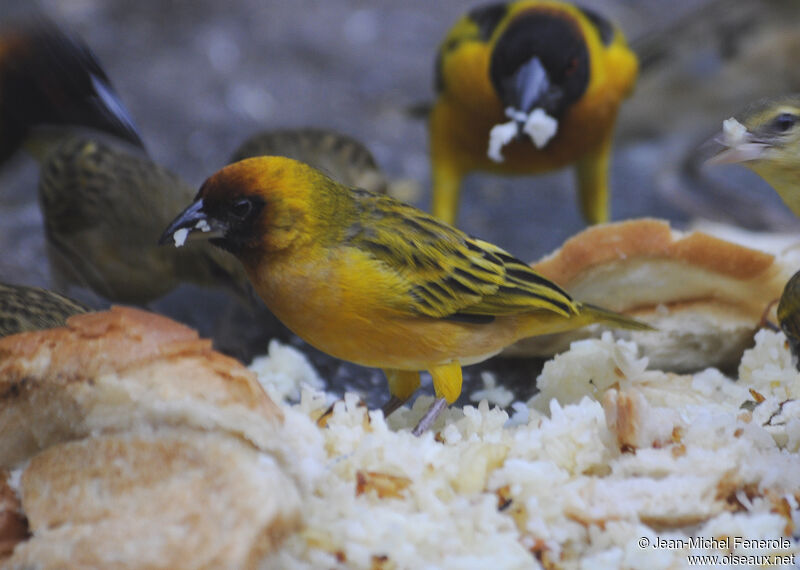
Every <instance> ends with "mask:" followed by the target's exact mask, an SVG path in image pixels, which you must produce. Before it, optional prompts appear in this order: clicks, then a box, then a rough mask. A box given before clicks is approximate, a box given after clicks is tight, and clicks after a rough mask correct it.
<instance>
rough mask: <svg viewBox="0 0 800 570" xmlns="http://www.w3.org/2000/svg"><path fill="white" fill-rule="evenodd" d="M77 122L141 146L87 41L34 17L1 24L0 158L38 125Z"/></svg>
mask: <svg viewBox="0 0 800 570" xmlns="http://www.w3.org/2000/svg"><path fill="white" fill-rule="evenodd" d="M66 125H70V126H80V127H87V128H91V129H95V130H98V131H103V132H105V133H108V134H111V135H114V136H116V137H118V138H120V139H122V140H125V141H128V142H130V143H132V144H134V145H136V146H138V147H143V144H142V140H141V138H140V137H139V133H138V131H137V129H136V126H135V125H134V122H133V120H132V119H131V117H130V114H129V113H128V111H127V110H126V108H125V106H124V105H123V104H122V102H121V100H120V98H119V96H118V95H117V93H116V91H115V90H114V88H113V87H112V85H111V81H110V80H109V79H108V76H107V75H106V74H105V72H104V71H103V69H102V68H101V67H100V64H99V63H98V61H97V59H96V58H95V56H94V54H93V53H92V51H91V50H90V49H89V48H88V47H87V45H86V44H85V43H84V42H83V41H82V40H81V39H80V38H79V37H78V36H76V35H74V34H71V33H69V32H67V31H65V30H62V29H60V28H58V27H57V26H56V25H55V24H53V23H51V22H49V21H47V20H45V19H41V18H40V19H37V20H36V21H35V22H31V23H28V24H26V25H22V24H20V25H17V26H9V25H4V26H3V27H2V29H0V163H3V162H5V161H6V160H8V159H9V158H10V157H11V156H12V155H13V154H14V153H15V152H16V151H17V150H18V149H19V148H20V147H21V146H22V145H23V143H24V142H25V140H26V138H27V137H28V135H29V133H30V132H31V130H32V129H34V128H36V127H41V126H66Z"/></svg>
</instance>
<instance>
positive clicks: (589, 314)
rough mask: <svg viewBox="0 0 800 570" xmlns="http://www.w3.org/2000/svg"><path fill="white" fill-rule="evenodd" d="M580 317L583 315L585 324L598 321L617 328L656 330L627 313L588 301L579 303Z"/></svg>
mask: <svg viewBox="0 0 800 570" xmlns="http://www.w3.org/2000/svg"><path fill="white" fill-rule="evenodd" d="M580 317H584V318H585V319H586V321H587V322H586V324H590V323H600V324H603V325H607V326H609V327H611V328H617V329H628V330H634V331H653V330H656V329H655V328H654V327H652V326H650V325H648V324H647V323H643V322H642V321H637V320H636V319H634V318H632V317H629V316H627V315H623V314H621V313H617V312H614V311H609V310H608V309H604V308H602V307H598V306H597V305H592V304H590V303H581V304H580V316H579V317H578V318H580Z"/></svg>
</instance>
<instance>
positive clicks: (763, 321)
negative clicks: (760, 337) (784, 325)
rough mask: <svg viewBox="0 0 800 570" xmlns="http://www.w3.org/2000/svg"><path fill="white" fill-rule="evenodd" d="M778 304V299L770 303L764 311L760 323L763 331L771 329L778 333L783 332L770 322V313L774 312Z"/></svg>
mask: <svg viewBox="0 0 800 570" xmlns="http://www.w3.org/2000/svg"><path fill="white" fill-rule="evenodd" d="M777 304H778V299H774V300H772V301H770V302H769V304H768V305H767V306H766V308H765V309H764V312H763V313H761V320H760V321H758V328H761V329H769V330H771V331H774V332H778V331H780V330H781V327H779V326H778V325H776V324H775V323H773V322H772V321H770V320H769V313H770V311H771V310H772V307H774V306H775V305H777Z"/></svg>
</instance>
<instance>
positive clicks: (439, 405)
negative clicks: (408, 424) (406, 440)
mask: <svg viewBox="0 0 800 570" xmlns="http://www.w3.org/2000/svg"><path fill="white" fill-rule="evenodd" d="M446 407H447V400H445V399H444V398H436V400H434V402H433V404H431V407H430V408H428V411H427V412H425V415H424V416H422V419H420V420H419V423H418V424H417V425H416V427H415V428H414V429H413V430H411V433H412V434H414V435H415V436H417V437H419V436H421V435H422V434H423V433H425V432H426V431H427V430H428V428H430V427H431V426H432V425H433V422H435V421H436V418H438V417H439V414H441V413H442V412H443V411H444V409H445V408H446Z"/></svg>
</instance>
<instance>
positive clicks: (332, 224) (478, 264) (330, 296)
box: [161, 157, 649, 434]
mask: <svg viewBox="0 0 800 570" xmlns="http://www.w3.org/2000/svg"><path fill="white" fill-rule="evenodd" d="M187 232H188V233H187ZM187 235H188V236H191V237H200V238H207V239H210V240H211V242H212V243H214V244H216V245H218V246H220V247H222V248H223V249H226V250H228V251H230V252H231V253H233V254H234V255H236V256H237V257H238V258H239V260H240V261H241V262H242V263H243V264H244V267H245V269H246V270H247V274H248V276H249V277H250V280H251V282H252V284H253V285H254V287H255V289H256V291H257V292H258V293H259V295H260V296H261V298H262V299H263V300H264V302H265V303H266V304H267V306H268V307H269V308H270V310H272V312H273V313H274V314H275V315H276V316H277V317H278V318H279V319H280V320H281V321H283V323H284V324H285V325H286V326H287V327H289V328H290V329H291V330H292V331H294V332H295V333H296V334H297V335H298V336H300V337H301V338H303V339H304V340H306V341H307V342H308V343H309V344H311V345H313V346H315V347H317V348H319V349H320V350H322V351H324V352H327V353H328V354H331V355H333V356H335V357H337V358H341V359H343V360H349V361H352V362H355V363H358V364H361V365H365V366H372V367H379V368H382V369H383V370H384V371H385V373H386V377H387V379H388V381H389V390H390V392H391V394H392V396H393V400H391V401H390V403H389V404H388V405H387V407H386V408H385V411H386V413H390V412H391V411H392V410H394V409H395V408H396V407H397V406H398V405H399V404H400V403H402V402H403V401H405V400H406V399H408V398H409V397H410V396H411V395H412V394H413V393H414V391H415V390H416V389H417V388H418V386H419V371H421V370H427V371H429V372H430V374H431V376H432V377H433V385H434V390H435V392H436V398H437V399H436V402H435V403H434V405H433V406H432V407H431V409H430V410H429V411H428V413H427V414H426V415H425V417H423V419H422V421H421V422H420V424H419V425H418V426H417V427H416V428H415V433H417V434H419V433H421V432H422V431H424V430H425V429H427V427H428V426H429V425H430V424H431V423H432V422H433V420H434V419H435V418H436V416H437V415H438V413H439V412H441V410H443V409H444V407H445V406H446V405H447V403H452V402H454V401H455V400H456V398H458V396H459V394H460V393H461V366H462V365H467V364H472V363H475V362H480V361H481V360H484V359H486V358H488V357H490V356H492V355H494V354H497V353H498V352H500V350H502V349H503V347H505V346H507V345H509V344H511V343H513V342H515V341H516V340H518V339H520V338H524V337H528V336H532V335H538V334H544V333H551V332H556V331H562V330H568V329H573V328H577V327H581V326H584V325H587V324H589V323H594V322H605V323H607V324H610V325H612V326H617V327H625V328H638V329H643V328H649V327H647V326H646V325H643V324H641V323H639V322H637V321H634V320H632V319H629V318H628V317H625V316H622V315H619V314H616V313H612V312H610V311H606V310H603V309H600V308H598V307H594V306H591V305H587V304H583V303H580V302H578V301H574V300H573V299H571V298H570V296H569V295H568V294H567V293H566V292H564V291H563V290H561V289H560V288H559V287H558V286H557V285H556V284H554V283H552V282H550V281H548V280H547V279H545V278H544V277H542V276H541V275H539V274H537V273H536V272H534V271H533V270H532V269H531V268H530V267H529V266H528V265H526V264H525V263H523V262H522V261H520V260H518V259H516V258H514V257H513V256H512V255H510V254H509V253H507V252H505V251H503V250H502V249H500V248H499V247H497V246H494V245H492V244H490V243H487V242H485V241H482V240H480V239H477V238H473V237H470V236H468V235H467V234H465V233H463V232H461V231H459V230H457V229H455V228H454V227H452V226H450V225H447V224H445V223H443V222H441V221H439V220H437V219H436V218H434V217H432V216H430V215H428V214H426V213H424V212H422V211H420V210H418V209H416V208H414V207H412V206H409V205H407V204H405V203H403V202H400V201H398V200H395V199H393V198H391V197H389V196H385V195H381V194H376V193H373V192H370V191H367V190H362V189H351V188H348V187H346V186H344V185H342V184H339V183H337V182H335V181H333V180H331V179H330V178H328V177H327V176H325V175H324V174H322V173H321V172H319V171H317V170H315V169H313V168H311V167H309V166H308V165H306V164H303V163H301V162H298V161H295V160H292V159H288V158H284V157H258V158H251V159H247V160H243V161H241V162H237V163H235V164H232V165H229V166H227V167H225V168H223V169H222V170H220V171H219V172H217V173H216V174H214V175H213V176H211V177H210V178H209V179H208V180H206V182H205V183H204V184H203V186H202V187H201V188H200V191H199V192H198V194H197V197H196V198H195V201H194V202H193V203H192V204H191V205H189V207H188V208H186V209H185V210H184V211H183V213H181V214H180V215H179V216H178V217H177V218H176V219H175V220H174V221H173V222H172V223H171V224H170V225H169V227H168V228H167V229H166V231H165V232H164V235H163V236H162V238H161V243H166V242H168V241H169V240H170V239H174V240H175V243H176V245H180V244H181V243H182V242H183V241H184V240H185V239H186V237H187Z"/></svg>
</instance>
